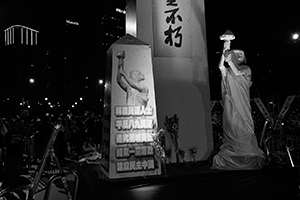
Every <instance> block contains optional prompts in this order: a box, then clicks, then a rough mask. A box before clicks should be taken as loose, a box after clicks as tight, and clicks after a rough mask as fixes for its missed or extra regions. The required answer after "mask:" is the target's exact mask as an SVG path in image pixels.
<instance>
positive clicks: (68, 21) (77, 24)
mask: <svg viewBox="0 0 300 200" xmlns="http://www.w3.org/2000/svg"><path fill="white" fill-rule="evenodd" d="M66 23H67V24H71V25H76V26H79V23H78V22H74V21H71V20H68V19H67V20H66Z"/></svg>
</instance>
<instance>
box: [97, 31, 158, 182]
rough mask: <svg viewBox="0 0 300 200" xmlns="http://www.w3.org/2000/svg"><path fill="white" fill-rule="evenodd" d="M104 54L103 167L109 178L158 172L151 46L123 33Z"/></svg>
mask: <svg viewBox="0 0 300 200" xmlns="http://www.w3.org/2000/svg"><path fill="white" fill-rule="evenodd" d="M107 54H108V58H109V59H110V60H111V61H109V62H108V65H107V68H106V71H107V74H106V84H107V85H106V86H105V98H104V100H105V102H104V118H105V123H104V136H103V138H104V139H103V142H102V144H103V146H102V148H103V149H102V152H103V157H102V161H101V164H102V169H103V170H104V172H105V173H106V175H107V176H108V178H111V179H115V178H129V177H138V176H150V175H160V174H161V164H160V160H159V158H158V156H157V155H156V154H155V147H154V146H153V145H154V144H153V138H152V134H153V132H154V131H155V128H156V127H157V117H156V102H155V92H154V80H153V71H152V57H151V49H150V46H149V45H148V44H146V43H144V42H142V41H140V40H138V39H137V38H135V37H133V36H131V35H129V34H126V35H125V36H124V37H123V38H121V39H120V40H118V41H117V42H115V43H114V44H113V45H112V46H111V47H110V49H109V50H108V52H107Z"/></svg>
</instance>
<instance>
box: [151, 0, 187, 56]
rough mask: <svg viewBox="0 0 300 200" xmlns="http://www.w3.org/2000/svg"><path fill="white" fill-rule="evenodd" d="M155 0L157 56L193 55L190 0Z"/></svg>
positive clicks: (154, 27) (154, 28) (155, 47)
mask: <svg viewBox="0 0 300 200" xmlns="http://www.w3.org/2000/svg"><path fill="white" fill-rule="evenodd" d="M152 2H153V31H154V33H153V37H154V56H155V57H181V58H191V57H192V33H191V30H192V29H191V8H190V0H165V1H152Z"/></svg>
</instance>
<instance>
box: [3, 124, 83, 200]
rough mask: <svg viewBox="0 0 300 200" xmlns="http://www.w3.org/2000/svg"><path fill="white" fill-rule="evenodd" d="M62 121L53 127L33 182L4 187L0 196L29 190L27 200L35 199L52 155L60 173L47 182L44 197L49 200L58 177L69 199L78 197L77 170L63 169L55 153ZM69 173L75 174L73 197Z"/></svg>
mask: <svg viewBox="0 0 300 200" xmlns="http://www.w3.org/2000/svg"><path fill="white" fill-rule="evenodd" d="M61 127H62V125H61V123H60V122H58V123H57V124H56V125H55V126H54V128H53V131H52V133H51V136H50V139H49V141H48V144H47V146H46V149H45V151H44V154H43V157H42V161H41V163H40V165H39V166H38V169H37V172H36V173H35V176H34V179H33V181H32V182H31V184H28V185H21V186H17V187H13V188H7V189H4V190H2V191H1V192H0V197H5V196H6V195H8V194H10V193H11V192H18V191H19V192H20V191H21V192H22V191H28V193H27V197H26V200H34V197H35V193H36V191H37V188H38V184H39V182H40V180H41V176H42V174H43V171H44V169H45V166H46V163H47V160H48V159H50V156H51V157H52V158H54V160H55V163H56V166H57V168H58V170H59V173H58V174H56V175H53V176H52V177H51V178H50V179H49V182H48V184H47V189H46V192H45V196H44V199H45V200H47V199H48V198H49V195H50V188H51V184H52V183H53V182H54V181H55V180H57V179H58V178H60V179H61V181H62V184H63V188H64V190H65V192H66V195H67V199H68V200H72V199H73V200H75V199H76V191H77V185H78V184H77V183H78V176H77V174H76V173H75V172H73V171H71V170H69V171H68V172H67V173H66V172H65V171H64V170H63V169H62V167H61V165H60V162H59V160H58V158H57V157H56V155H55V152H54V147H53V146H54V143H55V140H56V137H57V135H58V133H59V131H60V130H61ZM68 174H73V175H74V176H75V192H74V195H73V197H72V195H71V192H70V190H69V188H68V184H67V180H66V175H68Z"/></svg>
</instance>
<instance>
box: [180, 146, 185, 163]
mask: <svg viewBox="0 0 300 200" xmlns="http://www.w3.org/2000/svg"><path fill="white" fill-rule="evenodd" d="M178 154H179V156H180V158H181V160H182V162H185V159H184V158H185V150H184V148H179V149H178Z"/></svg>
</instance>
